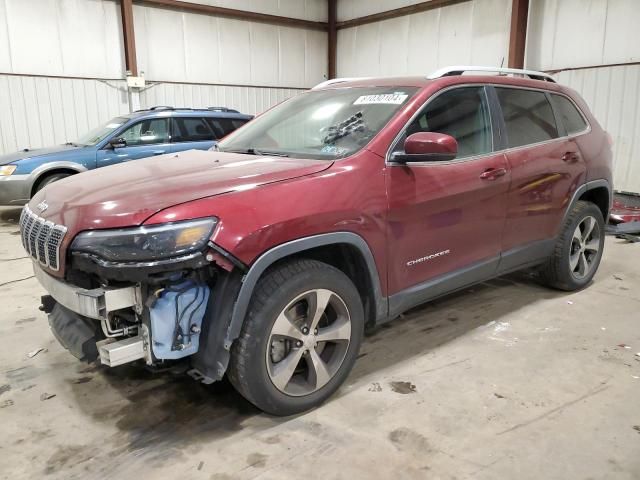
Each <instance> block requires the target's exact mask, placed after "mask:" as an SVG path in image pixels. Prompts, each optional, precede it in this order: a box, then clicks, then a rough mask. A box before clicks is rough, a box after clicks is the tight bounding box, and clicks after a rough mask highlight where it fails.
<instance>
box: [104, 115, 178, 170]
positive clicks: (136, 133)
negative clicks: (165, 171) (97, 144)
mask: <svg viewBox="0 0 640 480" xmlns="http://www.w3.org/2000/svg"><path fill="white" fill-rule="evenodd" d="M111 138H112V139H115V138H122V139H124V140H125V142H126V147H122V148H112V147H111V146H110V145H109V144H107V145H105V146H104V147H102V149H100V150H99V151H98V155H97V166H98V167H105V166H107V165H114V164H116V163H121V162H128V161H130V160H137V159H139V158H145V157H151V156H154V155H162V154H164V153H170V152H171V143H170V140H171V136H170V134H169V119H168V118H147V119H145V120H141V121H139V122H136V123H134V124H133V125H131V126H130V127H128V128H127V129H126V130H124V131H123V132H120V133H118V134H116V135H114V136H113V137H111Z"/></svg>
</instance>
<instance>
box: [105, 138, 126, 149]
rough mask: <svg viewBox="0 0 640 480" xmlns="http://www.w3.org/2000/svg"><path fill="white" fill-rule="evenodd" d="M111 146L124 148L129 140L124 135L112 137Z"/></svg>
mask: <svg viewBox="0 0 640 480" xmlns="http://www.w3.org/2000/svg"><path fill="white" fill-rule="evenodd" d="M109 146H110V147H111V148H124V147H126V146H127V141H126V140H125V139H124V138H122V137H118V138H112V139H111V140H109Z"/></svg>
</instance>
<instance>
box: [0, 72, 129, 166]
mask: <svg viewBox="0 0 640 480" xmlns="http://www.w3.org/2000/svg"><path fill="white" fill-rule="evenodd" d="M128 111H129V104H128V102H127V91H126V85H125V82H124V81H122V80H120V81H117V80H116V81H113V80H112V81H106V80H104V81H103V80H82V79H67V78H52V77H34V76H26V75H24V76H23V75H15V76H13V75H0V154H1V153H8V152H12V151H15V150H19V149H22V148H25V147H30V148H37V147H41V146H46V145H54V144H59V143H65V142H67V141H73V140H75V139H77V138H78V137H79V136H80V135H82V134H84V133H85V132H88V131H89V130H90V129H91V128H94V127H96V126H98V125H99V124H101V123H103V122H105V121H107V120H108V119H110V118H112V117H114V116H116V115H118V114H121V113H126V112H128Z"/></svg>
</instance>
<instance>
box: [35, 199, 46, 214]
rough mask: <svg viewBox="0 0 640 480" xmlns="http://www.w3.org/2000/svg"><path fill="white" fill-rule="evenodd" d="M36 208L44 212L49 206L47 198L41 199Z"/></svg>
mask: <svg viewBox="0 0 640 480" xmlns="http://www.w3.org/2000/svg"><path fill="white" fill-rule="evenodd" d="M36 208H37V209H38V210H39V211H40V213H42V212H44V211H45V210H46V209H47V208H49V205H48V204H47V201H46V200H43V201H41V202H40V203H39V204H38V205H36Z"/></svg>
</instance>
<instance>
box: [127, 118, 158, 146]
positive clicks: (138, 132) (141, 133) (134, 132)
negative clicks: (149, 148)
mask: <svg viewBox="0 0 640 480" xmlns="http://www.w3.org/2000/svg"><path fill="white" fill-rule="evenodd" d="M119 137H122V138H124V139H125V141H126V142H127V146H129V147H135V146H138V145H154V144H158V143H167V142H169V122H168V120H167V119H166V118H156V119H149V120H143V121H141V122H138V123H136V124H135V125H133V126H131V127H129V128H128V129H126V130H125V131H124V132H123V133H122V134H121V135H119Z"/></svg>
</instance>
